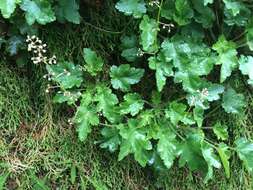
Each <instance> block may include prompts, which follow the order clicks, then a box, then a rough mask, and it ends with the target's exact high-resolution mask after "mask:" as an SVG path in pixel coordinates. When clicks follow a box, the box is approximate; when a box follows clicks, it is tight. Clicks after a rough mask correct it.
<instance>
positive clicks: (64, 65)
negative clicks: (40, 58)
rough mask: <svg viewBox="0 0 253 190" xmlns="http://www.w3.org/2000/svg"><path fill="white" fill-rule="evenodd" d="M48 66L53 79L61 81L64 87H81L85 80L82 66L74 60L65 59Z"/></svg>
mask: <svg viewBox="0 0 253 190" xmlns="http://www.w3.org/2000/svg"><path fill="white" fill-rule="evenodd" d="M46 68H47V71H48V73H49V74H50V75H51V78H52V80H53V81H55V82H57V83H59V84H60V86H61V87H62V88H63V89H69V88H72V87H74V86H76V87H80V86H81V84H82V82H83V75H82V69H81V67H80V66H76V65H74V64H73V63H72V62H67V61H63V62H59V63H58V64H56V65H47V66H46Z"/></svg>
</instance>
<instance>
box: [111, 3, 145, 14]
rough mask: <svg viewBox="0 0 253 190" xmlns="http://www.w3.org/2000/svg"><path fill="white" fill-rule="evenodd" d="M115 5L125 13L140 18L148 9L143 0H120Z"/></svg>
mask: <svg viewBox="0 0 253 190" xmlns="http://www.w3.org/2000/svg"><path fill="white" fill-rule="evenodd" d="M115 7H116V9H118V10H119V11H120V12H123V13H124V14H125V15H133V17H134V18H140V17H141V16H142V15H143V14H145V13H146V11H147V9H146V4H145V2H144V1H143V0H120V1H119V2H118V3H117V4H116V6H115Z"/></svg>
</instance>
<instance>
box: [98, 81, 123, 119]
mask: <svg viewBox="0 0 253 190" xmlns="http://www.w3.org/2000/svg"><path fill="white" fill-rule="evenodd" d="M96 90H97V93H96V95H95V97H94V101H95V102H98V104H97V110H98V111H102V113H103V115H104V116H105V118H107V119H108V120H109V121H110V122H112V123H117V122H119V121H120V120H121V116H120V114H119V109H118V108H117V107H116V106H115V105H116V104H118V102H119V101H118V98H117V96H116V95H115V94H113V93H112V90H111V89H110V88H109V87H107V86H105V85H103V84H102V85H97V87H96Z"/></svg>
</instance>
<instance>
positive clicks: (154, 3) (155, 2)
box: [148, 0, 160, 7]
mask: <svg viewBox="0 0 253 190" xmlns="http://www.w3.org/2000/svg"><path fill="white" fill-rule="evenodd" d="M148 4H149V5H150V6H151V7H153V6H154V5H156V6H158V7H159V6H160V1H158V0H154V1H150V2H149V3H148Z"/></svg>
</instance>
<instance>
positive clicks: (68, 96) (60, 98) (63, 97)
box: [53, 91, 82, 105]
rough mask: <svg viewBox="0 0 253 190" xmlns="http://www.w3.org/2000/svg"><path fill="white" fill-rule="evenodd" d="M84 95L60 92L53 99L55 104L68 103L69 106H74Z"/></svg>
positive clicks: (73, 92)
mask: <svg viewBox="0 0 253 190" xmlns="http://www.w3.org/2000/svg"><path fill="white" fill-rule="evenodd" d="M81 95H82V94H81V93H80V92H75V91H65V92H60V91H59V92H58V93H57V94H56V95H55V96H54V98H53V101H54V102H55V103H60V104H61V103H64V102H67V104H68V105H72V104H74V103H75V102H76V101H77V100H78V99H79V97H80V96H81Z"/></svg>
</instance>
